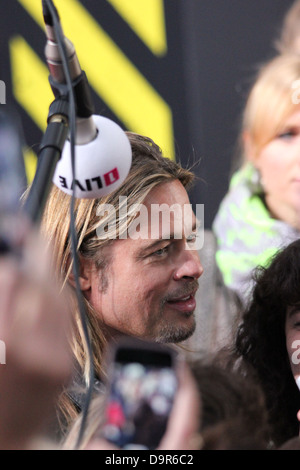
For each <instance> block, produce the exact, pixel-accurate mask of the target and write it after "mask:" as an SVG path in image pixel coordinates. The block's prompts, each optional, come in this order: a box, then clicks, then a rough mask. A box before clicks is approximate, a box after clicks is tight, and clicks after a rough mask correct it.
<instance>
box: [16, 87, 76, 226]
mask: <svg viewBox="0 0 300 470" xmlns="http://www.w3.org/2000/svg"><path fill="white" fill-rule="evenodd" d="M68 109H69V103H68V99H67V97H66V96H59V97H57V98H56V99H55V100H54V101H53V102H52V104H51V105H50V108H49V114H48V119H47V122H48V125H47V129H46V132H45V134H44V136H43V139H42V142H41V144H40V150H39V154H38V163H37V169H36V173H35V177H34V180H33V182H32V185H31V188H30V191H29V194H28V197H27V199H26V202H25V204H24V210H25V213H26V214H27V216H28V217H29V220H31V221H32V222H33V223H38V222H39V221H40V219H41V217H42V213H43V210H44V207H45V204H46V200H47V197H48V193H49V190H50V187H51V184H52V178H53V175H54V172H55V168H56V164H57V162H58V161H59V159H60V157H61V154H62V150H63V147H64V144H65V141H66V139H67V137H68V132H69V120H68Z"/></svg>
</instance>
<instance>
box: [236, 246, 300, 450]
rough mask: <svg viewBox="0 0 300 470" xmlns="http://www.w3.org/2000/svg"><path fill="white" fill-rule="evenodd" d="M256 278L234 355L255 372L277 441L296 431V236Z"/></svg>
mask: <svg viewBox="0 0 300 470" xmlns="http://www.w3.org/2000/svg"><path fill="white" fill-rule="evenodd" d="M254 278H255V287H254V289H253V295H252V300H251V301H250V302H249V304H248V306H247V308H246V310H245V312H244V315H243V319H242V322H241V324H240V325H239V327H238V331H237V336H236V340H235V346H234V357H235V359H239V361H238V363H239V367H240V368H242V369H246V371H248V372H249V373H250V372H251V374H252V373H253V372H254V374H255V375H256V377H257V379H258V381H259V383H260V385H261V387H262V389H263V391H264V393H265V398H266V405H267V408H268V411H269V424H270V427H271V436H270V438H271V441H272V442H273V443H274V445H275V446H276V447H277V446H280V445H281V444H283V443H284V442H285V441H287V440H288V439H291V438H292V437H294V436H297V435H299V422H298V420H297V412H298V411H299V408H300V392H299V389H298V387H297V385H296V382H295V379H296V377H298V376H299V375H300V365H299V363H300V240H297V241H295V242H293V243H291V244H290V245H288V246H287V247H286V248H285V249H282V250H281V251H279V252H278V253H277V255H275V256H274V257H273V258H272V259H271V261H270V262H269V264H268V266H267V267H264V268H263V267H259V268H257V269H256V271H255V276H254ZM246 373H247V372H246Z"/></svg>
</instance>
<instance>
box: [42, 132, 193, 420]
mask: <svg viewBox="0 0 300 470" xmlns="http://www.w3.org/2000/svg"><path fill="white" fill-rule="evenodd" d="M127 136H128V138H129V141H130V144H131V147H132V165H131V169H130V172H129V175H128V176H127V178H126V180H125V181H124V183H123V184H122V185H121V186H120V187H119V188H118V189H117V190H115V191H114V192H112V193H111V194H108V195H107V196H105V197H103V198H100V199H76V201H75V229H76V234H77V241H78V242H77V251H78V254H79V256H80V257H81V258H83V259H88V260H91V262H92V263H93V264H94V265H95V266H96V268H97V269H98V271H99V272H101V276H102V277H103V276H105V269H106V267H107V265H108V263H109V257H107V256H104V255H103V253H102V252H103V250H102V248H103V247H106V246H109V244H111V243H114V240H115V239H117V238H119V237H120V236H121V235H124V233H126V231H127V230H128V228H129V226H130V224H131V222H132V221H133V220H134V218H135V217H136V216H137V213H138V204H142V203H143V201H144V200H145V198H146V197H147V195H148V194H149V192H150V191H151V190H152V189H153V188H154V187H156V186H158V185H159V184H162V183H167V182H171V181H173V180H179V181H180V182H181V183H182V184H183V186H184V187H185V188H186V189H189V187H190V186H191V184H192V182H193V179H194V174H193V173H192V172H190V171H189V170H186V169H184V168H182V167H181V166H180V165H179V164H178V163H176V162H175V161H173V160H170V159H168V158H164V157H163V155H162V152H161V149H160V148H159V147H158V145H156V144H155V143H154V142H153V141H152V140H151V139H150V138H148V137H144V136H141V135H138V134H135V133H131V132H127ZM70 201H71V196H69V195H67V194H65V193H64V192H62V191H61V190H60V189H58V188H57V187H56V186H54V185H53V187H52V189H51V191H50V194H49V197H48V200H47V204H46V207H45V210H44V216H43V220H42V224H41V229H42V232H43V234H44V235H45V236H46V239H47V240H48V241H49V243H51V246H52V248H53V252H54V265H55V266H54V268H55V271H56V273H57V276H58V277H60V278H61V280H62V283H63V285H64V284H66V283H67V282H68V278H69V275H70V273H71V271H72V264H73V261H72V252H71V241H70V238H69V230H70ZM104 205H106V206H104ZM124 206H125V208H126V210H125V211H124ZM103 207H112V208H114V211H105V210H103ZM101 209H102V210H101ZM112 221H113V222H115V223H114V224H112V223H111V222H112ZM103 234H104V235H105V236H103ZM100 235H101V236H100ZM120 269H121V267H120ZM84 301H85V306H86V319H87V324H88V329H89V333H90V337H91V341H92V346H93V361H94V367H95V373H96V375H97V376H98V377H100V376H101V375H102V374H103V373H104V371H103V370H102V355H103V351H104V347H105V345H106V341H105V325H104V324H103V323H102V322H101V316H100V313H99V312H96V311H95V310H94V308H93V307H92V305H91V304H90V303H89V302H88V301H87V299H84ZM70 302H72V303H73V311H74V316H73V320H74V333H73V338H72V350H73V354H74V357H75V360H76V364H77V368H78V369H79V375H81V376H84V377H85V378H86V381H88V377H89V369H88V368H89V361H88V350H87V346H86V341H85V335H84V332H83V330H82V324H81V317H80V314H79V310H78V306H77V299H76V295H75V289H72V288H71V299H70ZM63 399H64V400H65V401H66V403H65V404H64V405H62V409H63V410H64V415H65V419H66V421H67V423H68V422H69V419H70V417H71V416H73V417H74V416H76V414H77V411H76V409H75V408H74V407H73V404H72V401H71V400H70V399H69V398H68V397H67V396H66V395H63Z"/></svg>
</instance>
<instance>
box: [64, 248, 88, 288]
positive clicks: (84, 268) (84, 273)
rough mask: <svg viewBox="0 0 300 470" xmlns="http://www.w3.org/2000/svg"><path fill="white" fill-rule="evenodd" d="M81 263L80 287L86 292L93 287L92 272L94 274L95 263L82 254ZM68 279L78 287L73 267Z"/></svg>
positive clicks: (72, 284)
mask: <svg viewBox="0 0 300 470" xmlns="http://www.w3.org/2000/svg"><path fill="white" fill-rule="evenodd" d="M79 264H80V270H79V284H80V289H81V290H82V292H86V291H88V290H90V288H91V274H92V266H93V263H92V261H91V260H87V259H86V258H83V257H82V256H80V257H79ZM68 280H69V283H70V284H71V286H73V287H76V282H75V276H74V271H73V269H71V271H70V274H69V277H68Z"/></svg>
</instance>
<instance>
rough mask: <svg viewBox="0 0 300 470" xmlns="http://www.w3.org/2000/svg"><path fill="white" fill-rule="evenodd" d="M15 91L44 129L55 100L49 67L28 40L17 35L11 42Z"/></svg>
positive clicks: (34, 119)
mask: <svg viewBox="0 0 300 470" xmlns="http://www.w3.org/2000/svg"><path fill="white" fill-rule="evenodd" d="M9 46H10V56H11V67H12V82H13V91H14V95H15V97H16V99H17V101H18V102H19V103H20V104H21V105H22V106H23V108H24V109H25V110H26V111H27V113H28V114H29V115H30V116H31V118H32V119H33V121H34V122H35V123H36V124H37V125H38V126H39V127H40V129H42V130H44V129H45V128H46V125H47V116H48V111H49V105H50V103H51V101H53V99H54V97H53V94H52V90H51V87H50V85H49V82H48V76H49V73H48V69H47V67H46V66H45V65H44V64H43V63H42V62H41V60H40V59H39V57H38V56H37V55H36V54H35V52H34V51H33V50H32V49H31V48H30V47H29V45H28V44H27V42H26V41H25V40H24V39H23V38H22V37H21V36H16V37H14V38H12V39H11V40H10V42H9Z"/></svg>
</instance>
